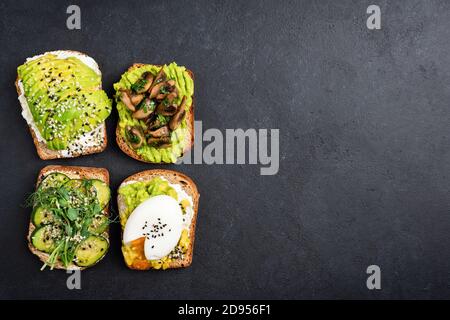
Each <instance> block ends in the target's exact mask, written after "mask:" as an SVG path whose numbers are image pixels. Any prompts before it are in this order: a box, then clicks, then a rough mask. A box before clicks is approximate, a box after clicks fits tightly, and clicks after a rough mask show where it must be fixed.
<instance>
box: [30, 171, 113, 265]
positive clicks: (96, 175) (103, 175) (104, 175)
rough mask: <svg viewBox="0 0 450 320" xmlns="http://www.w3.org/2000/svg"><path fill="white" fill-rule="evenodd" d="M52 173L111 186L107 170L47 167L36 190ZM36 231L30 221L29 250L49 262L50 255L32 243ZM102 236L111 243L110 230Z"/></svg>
mask: <svg viewBox="0 0 450 320" xmlns="http://www.w3.org/2000/svg"><path fill="white" fill-rule="evenodd" d="M52 172H60V173H63V174H65V175H66V176H68V177H69V178H71V179H83V178H85V179H98V180H101V181H103V182H105V183H106V184H107V185H109V172H108V170H106V169H105V168H92V167H76V166H57V165H51V166H46V167H44V168H42V169H41V171H40V172H39V175H38V178H37V182H36V188H37V187H38V186H39V184H40V182H41V181H42V179H43V178H44V177H45V176H46V175H48V174H50V173H52ZM105 211H106V212H105V213H106V214H108V212H109V203H108V205H107V206H106V210H105ZM34 229H36V227H35V226H34V224H33V223H32V222H31V219H30V223H29V227H28V235H27V241H28V248H29V249H30V251H31V252H32V253H33V254H35V255H37V256H38V257H39V259H40V260H41V261H42V262H44V263H45V262H46V261H47V259H48V257H49V254H48V253H45V252H42V251H39V250H38V249H36V248H35V247H34V246H33V244H32V243H31V235H32V233H33V231H34ZM102 236H103V237H104V238H106V239H107V240H108V241H109V231H108V229H107V230H106V231H105V232H104V233H102ZM54 268H55V269H67V270H83V269H85V268H86V267H79V266H77V265H76V264H74V263H72V264H71V265H69V266H68V267H67V268H66V267H65V266H64V264H63V263H62V262H60V261H57V262H56V263H55V266H54Z"/></svg>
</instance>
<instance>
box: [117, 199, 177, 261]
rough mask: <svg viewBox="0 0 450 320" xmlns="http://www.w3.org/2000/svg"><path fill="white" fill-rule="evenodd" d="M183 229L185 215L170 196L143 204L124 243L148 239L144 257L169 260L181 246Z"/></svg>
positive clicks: (131, 220)
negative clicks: (168, 256) (167, 257)
mask: <svg viewBox="0 0 450 320" xmlns="http://www.w3.org/2000/svg"><path fill="white" fill-rule="evenodd" d="M182 228H183V212H182V210H181V208H180V205H179V204H178V202H177V201H176V200H175V199H174V198H172V197H170V196H167V195H159V196H154V197H151V198H149V199H147V200H145V201H144V202H142V203H141V204H140V205H139V206H137V207H136V209H134V210H133V212H132V213H131V214H130V216H129V217H128V220H127V222H126V224H125V229H124V231H123V242H124V243H125V244H126V245H127V244H129V243H130V242H132V241H133V240H136V239H139V238H142V237H145V241H144V254H145V257H146V259H148V260H158V259H161V258H163V257H165V256H167V255H168V254H169V253H170V252H171V251H172V250H173V249H174V248H175V246H176V245H177V244H178V241H179V240H180V237H181V232H182Z"/></svg>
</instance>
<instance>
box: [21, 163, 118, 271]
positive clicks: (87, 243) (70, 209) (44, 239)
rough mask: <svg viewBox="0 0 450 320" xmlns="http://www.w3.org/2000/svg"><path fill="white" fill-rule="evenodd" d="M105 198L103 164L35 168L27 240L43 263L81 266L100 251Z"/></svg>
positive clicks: (104, 238) (105, 238) (105, 242)
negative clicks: (98, 165)
mask: <svg viewBox="0 0 450 320" xmlns="http://www.w3.org/2000/svg"><path fill="white" fill-rule="evenodd" d="M110 197H111V191H110V189H109V173H108V170H106V169H104V168H92V167H75V166H56V165H51V166H47V167H44V168H43V169H42V170H41V171H40V172H39V176H38V179H37V183H36V190H35V192H34V193H33V194H32V195H31V196H30V198H29V201H28V205H29V206H30V207H32V209H33V210H32V213H31V218H30V223H29V229H28V235H27V240H28V247H29V249H30V250H31V252H32V253H33V254H35V255H36V256H38V257H39V259H40V260H41V261H42V262H44V265H43V268H45V267H46V266H49V267H50V268H51V269H53V268H55V269H67V270H83V269H85V268H88V267H92V266H93V265H95V264H96V263H98V262H99V261H100V260H101V259H102V258H103V257H104V256H105V254H106V252H107V250H108V248H109V233H108V229H109V223H110V220H109V214H108V212H109V208H108V206H109V201H110Z"/></svg>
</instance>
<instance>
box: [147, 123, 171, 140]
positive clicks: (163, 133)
mask: <svg viewBox="0 0 450 320" xmlns="http://www.w3.org/2000/svg"><path fill="white" fill-rule="evenodd" d="M148 134H149V135H150V136H151V137H152V138H161V137H168V136H169V134H170V132H169V128H168V127H167V126H164V127H161V128H159V129H156V130H153V131H148Z"/></svg>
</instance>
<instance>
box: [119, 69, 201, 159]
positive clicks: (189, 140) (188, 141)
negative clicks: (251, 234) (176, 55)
mask: <svg viewBox="0 0 450 320" xmlns="http://www.w3.org/2000/svg"><path fill="white" fill-rule="evenodd" d="M144 65H145V64H143V63H134V64H133V65H132V66H131V67H129V68H128V70H127V72H129V71H132V70H134V69H136V68H139V67H142V66H144ZM158 66H160V65H158ZM186 71H187V73H188V74H189V76H190V77H191V78H192V80H194V73H193V72H192V71H191V70H189V69H186ZM186 123H187V125H188V132H189V134H187V135H186V137H185V147H184V149H183V153H182V155H181V156H180V158H181V157H182V156H183V154H185V153H187V152H188V151H189V150H191V148H192V146H193V145H194V96H192V105H191V107H190V108H189V112H188V113H186ZM116 142H117V145H118V146H119V148H120V149H121V150H122V151H123V152H124V153H125V154H126V155H128V156H129V157H131V158H133V159H135V160H138V161H141V162H146V163H149V161H147V160H145V159H144V158H143V157H142V156H140V155H139V154H137V153H136V151H135V150H133V149H132V148H131V147H130V146H129V145H128V143H127V141H126V140H125V138H124V137H123V136H122V135H121V134H120V127H119V122H117V126H116ZM152 163H156V162H152ZM161 163H162V164H164V163H165V162H161Z"/></svg>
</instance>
